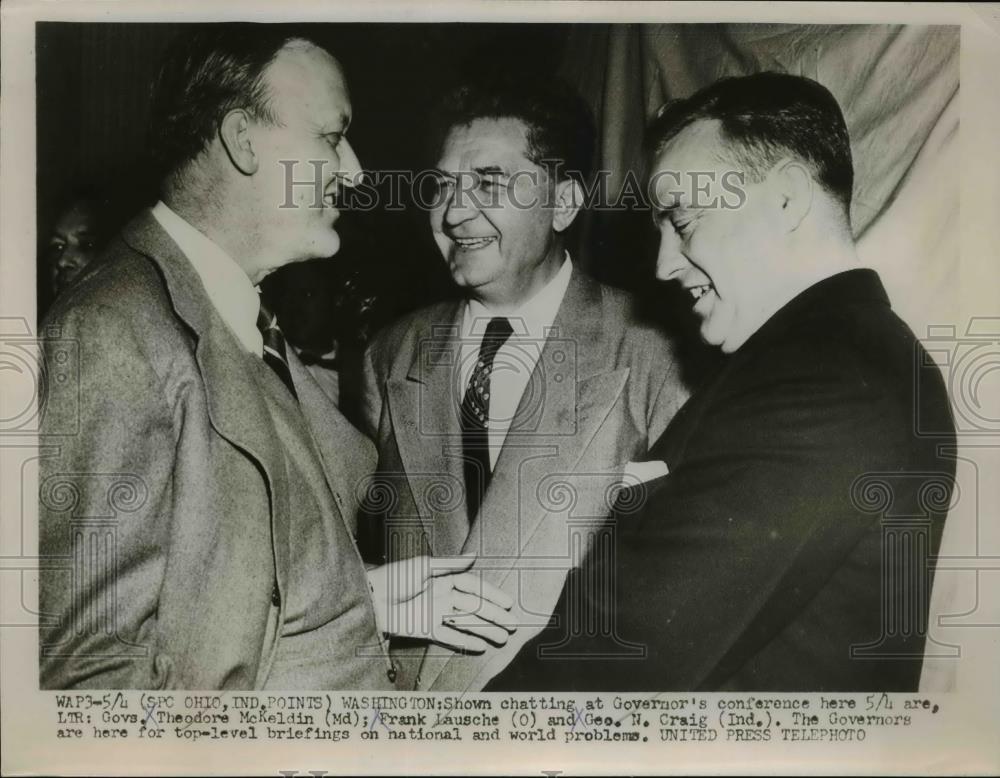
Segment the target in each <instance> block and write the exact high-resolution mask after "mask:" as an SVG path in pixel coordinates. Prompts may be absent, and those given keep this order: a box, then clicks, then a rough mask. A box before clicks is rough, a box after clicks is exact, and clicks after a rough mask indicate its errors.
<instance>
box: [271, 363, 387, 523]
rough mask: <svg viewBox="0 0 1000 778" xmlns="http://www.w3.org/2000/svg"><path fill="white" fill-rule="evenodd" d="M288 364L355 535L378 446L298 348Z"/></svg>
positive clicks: (332, 489)
mask: <svg viewBox="0 0 1000 778" xmlns="http://www.w3.org/2000/svg"><path fill="white" fill-rule="evenodd" d="M288 367H289V370H290V371H291V374H292V381H293V382H294V383H295V392H296V394H298V397H299V403H298V404H299V408H300V409H301V411H302V415H303V416H304V417H305V420H306V426H307V428H308V432H309V433H310V435H311V437H312V440H313V443H314V444H315V445H316V449H317V450H318V451H319V455H320V459H321V461H322V463H323V475H324V476H325V478H326V482H327V485H328V486H329V487H330V493H331V494H332V495H333V498H334V502H335V503H336V507H337V510H338V512H339V513H340V515H341V518H342V519H343V521H344V523H345V525H346V526H347V528H348V530H349V531H350V533H351V535H352V536H354V535H355V534H357V513H356V511H355V510H354V507H353V506H354V505H355V504H356V503H357V502H359V495H358V490H359V489H361V488H363V486H364V482H365V479H366V477H367V476H369V475H370V474H371V472H372V470H373V469H374V465H375V447H374V445H373V444H372V443H371V441H369V440H368V438H366V437H365V436H364V435H362V434H361V433H360V432H358V430H357V429H355V428H354V426H353V425H352V424H351V423H350V422H349V421H348V420H347V419H346V418H344V416H343V414H341V413H340V411H339V409H338V408H337V407H336V406H335V405H334V404H333V403H332V402H330V399H329V398H328V397H327V395H326V394H325V393H324V392H323V389H322V388H321V387H320V385H319V383H318V382H317V381H316V379H315V378H314V377H313V376H312V374H311V373H310V372H309V371H308V370H307V369H306V367H305V365H303V364H302V361H301V360H300V359H299V358H298V356H296V354H295V352H294V350H292V349H291V348H289V350H288ZM289 396H290V395H289Z"/></svg>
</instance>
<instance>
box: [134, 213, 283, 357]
mask: <svg viewBox="0 0 1000 778" xmlns="http://www.w3.org/2000/svg"><path fill="white" fill-rule="evenodd" d="M152 210H153V216H154V217H155V218H156V220H157V221H158V222H159V223H160V226H161V227H163V229H164V230H165V231H166V233H167V235H169V236H170V237H171V238H172V239H173V241H174V243H176V244H177V246H178V247H179V248H180V250H181V251H182V252H184V256H186V257H187V258H188V261H190V263H191V265H192V266H193V267H194V269H195V272H196V273H197V274H198V277H199V278H200V279H201V283H202V285H203V286H204V287H205V293H206V294H207V295H208V299H209V300H210V301H211V303H212V305H213V306H215V310H216V311H218V313H219V316H220V317H222V320H223V321H224V322H225V323H226V326H228V327H229V329H231V330H232V331H233V334H234V335H235V336H236V338H237V340H239V341H240V343H241V344H243V347H244V348H245V349H246V350H247V351H249V352H251V353H253V354H257V355H258V356H260V355H261V354H262V353H263V350H264V344H263V339H262V337H261V334H260V330H258V329H257V314H258V312H259V311H260V296H259V295H258V293H257V290H256V289H255V288H254V286H253V284H252V283H250V277H249V276H248V275H247V274H246V273H245V272H244V271H243V268H241V267H240V266H239V265H238V264H236V261H235V260H234V259H233V258H232V257H231V256H229V254H227V253H226V252H225V251H224V250H223V249H222V248H220V247H219V246H218V244H216V243H215V242H213V241H212V240H211V239H210V238H209V237H208V236H207V235H205V234H204V233H202V232H200V231H199V230H197V229H195V228H194V227H193V226H191V224H189V223H188V222H187V221H185V220H184V219H183V218H182V217H181V216H178V215H177V213H175V212H174V211H172V210H171V209H170V208H169V207H168V206H167V204H166V203H164V202H162V201H160V202H158V203H157V204H156V205H155V206H153V209H152Z"/></svg>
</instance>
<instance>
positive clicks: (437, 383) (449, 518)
mask: <svg viewBox="0 0 1000 778" xmlns="http://www.w3.org/2000/svg"><path fill="white" fill-rule="evenodd" d="M442 125H443V132H442V134H441V135H442V137H441V143H440V146H439V149H440V154H439V156H438V161H437V165H436V168H437V171H436V176H437V181H438V185H439V187H440V195H441V196H440V198H439V199H438V200H437V201H436V204H435V207H434V208H432V210H431V213H430V221H431V228H432V230H433V233H434V238H435V240H436V242H437V244H438V247H439V249H440V251H441V255H442V257H443V259H444V260H445V262H447V266H448V269H449V271H450V273H451V275H452V277H453V279H454V280H455V283H456V284H457V285H458V287H459V288H460V289H461V291H462V293H463V294H462V299H460V300H458V301H451V302H445V303H440V304H437V305H433V306H430V307H428V308H425V309H423V310H420V311H417V312H416V313H414V314H412V315H410V316H407V317H404V318H403V319H402V320H401V321H399V322H397V323H395V324H394V325H392V326H391V327H389V328H388V329H387V330H386V331H384V332H382V333H380V335H379V336H378V337H377V338H376V339H375V341H374V342H373V344H372V345H371V347H370V349H369V351H368V355H367V365H366V381H365V392H364V396H365V399H366V408H367V410H366V413H367V423H368V425H369V429H370V433H371V435H372V436H373V438H374V440H375V442H376V445H377V447H378V453H379V466H378V474H377V476H376V479H375V481H376V482H375V488H374V489H373V492H375V493H377V494H376V497H377V499H376V500H375V502H378V499H381V500H382V504H381V505H374V506H372V507H373V513H379V514H380V516H381V518H382V520H383V521H384V522H385V523H384V525H383V526H382V528H381V529H382V530H384V534H381V535H380V536H379V537H378V539H377V544H378V548H377V549H376V552H377V553H379V554H382V555H384V557H385V558H388V559H390V560H399V559H406V558H407V557H410V556H414V555H420V554H429V553H430V554H454V553H458V552H464V553H475V554H477V555H478V559H477V562H476V569H479V570H482V571H483V572H482V574H483V578H484V579H485V580H487V581H489V582H490V583H492V584H494V585H495V586H497V587H499V588H500V589H502V590H503V591H505V592H507V594H508V595H509V596H510V597H511V598H512V599H513V600H514V601H515V607H514V609H513V610H512V612H511V615H512V620H513V621H514V622H515V623H516V624H517V626H518V629H517V632H516V633H514V634H513V635H511V637H510V639H509V640H508V642H507V644H506V645H505V646H503V647H500V648H489V649H487V650H485V651H481V652H478V653H476V654H470V653H464V654H458V653H455V652H452V651H449V650H443V649H439V648H437V647H430V648H427V649H426V650H425V647H424V646H412V645H404V644H403V643H402V642H400V641H396V642H394V644H393V657H394V659H396V660H397V664H398V665H399V667H400V672H401V673H402V675H403V676H404V682H405V684H406V686H407V687H409V688H419V689H434V690H438V689H441V690H478V689H481V688H482V686H483V684H484V683H485V682H486V681H487V680H488V679H489V678H490V677H491V676H492V675H493V674H495V673H496V672H497V671H498V670H500V669H501V668H502V667H503V666H504V665H505V664H506V663H507V661H509V660H510V658H511V657H513V655H514V653H515V652H516V649H517V647H518V646H519V645H520V644H522V643H523V642H524V641H526V640H527V639H528V638H529V637H530V636H531V635H533V634H534V633H535V632H537V631H538V630H539V629H541V628H542V627H543V626H544V625H545V624H546V622H547V619H548V616H549V614H550V613H551V611H552V607H553V605H554V604H555V601H556V598H557V597H558V594H559V591H560V589H561V587H562V582H563V580H564V578H565V576H566V571H567V570H568V569H570V568H571V567H573V566H574V565H576V564H577V563H578V562H579V560H580V557H581V552H582V550H583V549H585V548H586V545H587V544H588V543H589V542H590V541H589V535H590V533H591V530H592V528H593V526H594V525H595V524H597V525H599V524H602V523H603V522H604V521H605V520H606V518H607V515H608V512H609V510H610V503H609V501H608V494H609V493H610V490H612V489H613V488H614V486H615V484H616V483H617V482H619V481H620V480H621V478H622V476H623V472H624V471H625V470H626V466H627V465H628V464H629V463H630V461H631V460H634V459H636V458H638V457H639V456H641V455H642V454H644V453H645V450H646V447H647V445H648V444H649V442H650V441H651V440H655V439H656V438H657V437H659V435H660V433H661V432H662V431H663V430H664V429H665V428H666V425H667V423H668V422H669V421H670V419H671V418H672V417H673V414H674V413H675V412H676V410H677V408H678V407H679V406H680V404H681V403H682V401H683V400H684V399H685V397H686V393H685V392H684V389H683V387H682V385H681V382H680V378H679V371H678V369H677V364H676V362H675V360H674V358H673V355H672V351H671V347H670V344H669V343H668V341H667V340H666V339H665V338H664V337H663V336H662V335H661V334H659V333H658V332H656V330H654V329H652V328H650V327H648V326H646V325H643V324H641V323H640V322H639V321H638V320H637V317H636V314H635V312H634V310H633V301H632V298H631V297H630V296H629V295H627V294H625V293H623V292H621V291H619V290H615V289H612V288H610V287H607V286H604V285H602V284H600V283H598V282H596V281H595V280H593V279H591V278H589V277H588V276H587V275H586V274H585V273H584V272H583V271H582V270H581V269H580V267H579V266H577V265H576V264H575V263H574V262H573V261H572V260H571V258H570V257H569V254H568V252H567V250H566V243H565V235H566V232H567V230H568V229H569V228H570V225H571V224H572V222H573V220H574V219H575V217H576V216H577V212H578V210H579V208H580V206H581V203H582V199H583V191H582V182H583V177H584V175H585V171H586V168H587V166H588V164H589V158H590V151H591V148H592V138H591V135H590V130H589V127H590V119H589V116H588V114H587V112H586V109H585V108H584V107H582V105H581V103H580V101H579V98H577V97H576V96H575V95H573V94H572V92H570V91H569V90H568V89H566V88H565V87H564V86H561V85H559V84H557V83H547V82H545V81H544V80H542V79H539V80H538V81H536V82H534V83H525V82H523V81H517V82H509V81H503V80H495V81H491V82H489V83H486V84H480V85H478V86H475V87H473V86H469V87H464V88H462V89H460V90H458V91H457V92H456V93H455V94H454V95H452V96H451V97H450V99H448V100H447V101H446V102H445V104H444V109H443V120H442Z"/></svg>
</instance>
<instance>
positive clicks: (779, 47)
mask: <svg viewBox="0 0 1000 778" xmlns="http://www.w3.org/2000/svg"><path fill="white" fill-rule="evenodd" d="M762 70H773V71H781V72H787V73H794V74H797V75H802V76H807V77H808V78H812V79H815V80H816V81H819V82H820V83H821V84H823V85H824V86H826V87H827V88H828V89H829V90H830V91H831V92H832V93H833V95H834V97H836V98H837V101H838V102H839V103H840V105H841V108H842V109H843V111H844V116H845V118H846V120H847V127H848V130H849V131H850V134H851V146H852V151H853V155H854V167H855V187H854V199H853V207H852V213H851V216H852V223H853V226H854V230H855V235H856V236H857V237H858V239H859V251H860V253H861V256H862V259H863V260H864V261H865V262H866V263H867V264H869V265H871V267H873V268H875V269H876V270H878V271H879V272H880V273H881V274H882V277H883V279H884V281H885V283H886V286H887V287H888V289H889V293H890V296H891V297H892V301H893V306H894V308H895V309H896V311H897V312H898V313H899V314H900V315H901V316H902V317H903V318H904V319H905V320H906V321H907V322H908V323H909V324H910V325H911V326H912V327H913V329H914V331H915V332H917V334H918V335H921V336H922V335H924V334H925V333H926V332H927V326H928V325H931V324H942V323H954V322H955V317H956V311H957V306H956V297H957V284H958V280H957V273H956V269H957V266H958V241H957V239H956V238H957V235H958V86H959V30H958V28H957V27H901V26H861V25H833V26H830V25H824V26H813V25H771V24H765V25H761V24H753V25H750V24H704V25H690V24H658V25H657V24H649V25H639V24H631V25H574V27H573V28H572V30H571V31H570V33H569V39H568V41H567V44H566V54H565V59H564V63H563V76H564V77H565V78H566V79H567V80H569V81H570V82H571V83H573V84H574V85H575V86H576V87H577V88H578V89H579V90H580V92H581V93H582V94H583V95H584V96H585V98H586V99H587V100H588V102H589V103H590V105H591V107H592V109H593V111H594V115H595V117H596V122H597V128H598V135H599V159H598V163H599V165H600V166H601V167H602V168H603V169H607V170H610V171H611V176H610V179H609V183H610V187H611V191H612V192H615V191H618V190H619V189H620V187H621V183H622V181H623V179H624V176H625V175H626V172H627V171H629V170H632V171H638V170H641V165H642V160H641V145H642V144H641V141H642V134H643V128H644V126H645V124H646V122H647V121H648V120H649V119H650V118H651V117H652V116H653V114H654V113H655V111H656V110H657V108H659V107H660V105H662V104H663V103H664V102H665V101H667V100H669V99H675V98H678V97H686V96H688V95H690V94H691V93H692V92H694V91H696V90H698V89H700V88H701V87H704V86H707V85H708V84H710V83H712V82H713V81H715V80H716V79H718V78H721V77H723V76H733V75H747V74H750V73H756V72H759V71H762ZM593 216H594V215H591V217H592V218H593ZM646 224H648V222H646ZM619 237H621V236H619ZM580 252H581V254H582V257H583V261H584V262H585V263H587V264H599V263H602V262H608V261H611V262H613V261H615V260H614V258H613V257H614V252H613V250H612V251H606V252H605V253H604V255H602V256H601V257H600V258H599V259H594V258H593V257H592V255H591V254H590V253H589V252H588V247H587V245H586V243H584V244H583V246H582V247H581V249H580Z"/></svg>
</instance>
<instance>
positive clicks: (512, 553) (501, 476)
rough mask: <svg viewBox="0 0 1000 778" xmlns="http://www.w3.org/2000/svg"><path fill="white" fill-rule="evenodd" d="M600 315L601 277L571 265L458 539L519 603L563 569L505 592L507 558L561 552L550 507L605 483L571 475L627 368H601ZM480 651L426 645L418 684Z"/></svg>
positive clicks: (559, 528)
mask: <svg viewBox="0 0 1000 778" xmlns="http://www.w3.org/2000/svg"><path fill="white" fill-rule="evenodd" d="M602 323H603V315H602V295H601V289H600V285H599V284H597V282H595V281H593V280H592V279H590V278H588V277H587V276H585V275H583V274H582V273H580V272H579V271H578V270H575V269H574V271H573V277H572V279H571V281H570V285H569V287H568V288H567V290H566V295H565V297H564V298H563V302H562V304H561V305H560V307H559V311H558V313H557V315H556V318H555V320H554V322H553V328H552V331H551V332H550V334H549V337H548V338H547V339H546V342H545V345H544V347H543V348H542V353H541V355H540V357H539V360H538V364H537V365H536V366H535V369H534V371H533V373H532V376H531V379H530V381H529V384H528V388H527V389H526V390H525V392H524V394H523V395H522V397H521V402H520V404H519V406H518V410H517V412H516V414H515V418H514V423H512V424H511V429H510V431H509V432H508V435H507V438H506V440H505V441H504V446H503V449H502V450H501V452H500V455H499V457H498V458H497V463H496V467H495V468H494V472H493V480H492V482H491V484H490V487H489V489H488V490H487V493H486V495H485V497H484V500H483V506H482V509H481V510H480V513H479V516H477V517H476V520H475V521H474V522H473V525H472V527H471V530H470V532H469V537H468V539H467V540H466V543H465V545H464V547H463V549H462V550H463V551H476V552H477V553H478V554H479V557H480V558H481V559H482V560H483V561H484V562H485V564H483V565H482V570H481V574H482V576H483V577H484V578H485V579H486V580H488V581H490V582H491V583H494V584H496V585H498V586H504V584H505V583H508V584H509V585H508V586H507V587H506V588H507V589H508V591H509V592H510V593H513V594H516V595H518V598H519V599H520V600H521V601H522V602H523V603H525V604H528V605H530V604H532V603H536V602H537V603H547V602H548V600H550V599H551V600H553V602H554V598H555V597H557V596H558V592H559V590H560V589H561V587H562V578H564V574H563V575H562V576H558V575H557V576H552V575H549V576H541V577H538V581H540V582H542V583H539V584H538V585H539V586H542V587H543V588H544V591H535V590H532V589H530V588H524V587H521V589H520V591H519V592H512V591H511V586H512V585H513V584H510V583H509V579H510V578H511V576H513V575H517V572H516V570H515V568H517V567H519V565H520V562H521V560H522V558H523V557H525V556H531V557H535V556H537V557H539V558H540V559H541V558H542V557H552V556H556V555H558V556H563V557H564V556H565V553H566V548H567V544H568V538H569V527H568V526H567V524H566V522H565V521H564V520H563V518H562V517H559V518H558V520H554V519H553V516H552V514H553V513H561V512H564V511H566V506H565V504H564V503H563V498H564V496H566V495H568V494H570V493H571V492H572V490H573V489H580V488H602V489H603V488H604V484H603V482H601V481H600V478H599V476H598V475H597V474H590V475H588V476H587V482H586V483H581V482H579V479H574V478H573V474H574V471H575V469H576V466H577V464H578V462H579V461H580V459H581V457H582V456H583V455H584V453H585V452H586V450H587V447H588V445H589V444H590V442H591V440H592V439H593V438H594V435H595V434H596V432H597V430H598V429H599V428H600V426H601V424H602V423H603V422H604V420H605V419H606V418H607V416H608V413H609V412H610V411H611V409H612V407H613V406H614V404H615V402H616V401H617V399H618V397H619V395H620V394H621V392H622V389H623V388H624V386H625V382H626V381H627V379H628V375H629V371H628V369H627V368H623V369H619V370H608V365H609V364H610V363H611V361H612V360H611V359H610V357H609V355H608V354H607V353H606V350H607V346H606V343H605V338H604V337H603V333H602ZM567 513H568V512H567ZM547 518H548V519H549V521H546V519H547ZM553 550H555V551H553ZM535 564H536V563H532V566H533V567H534V566H535ZM538 564H542V563H541V562H538ZM478 566H479V564H478V563H477V567H478ZM550 590H551V591H550ZM520 605H521V602H519V603H518V605H517V606H515V607H520ZM538 620H539V617H538V614H536V613H528V612H524V613H522V614H521V621H522V623H527V624H530V623H534V622H537V621H538ZM534 631H537V630H534ZM530 634H533V631H532V630H530V629H525V628H524V627H522V628H521V629H519V631H518V632H517V633H515V635H513V636H512V641H511V642H510V643H509V644H508V646H506V647H505V648H504V649H500V653H501V654H508V653H509V654H511V655H512V654H513V653H514V652H516V649H517V647H519V646H520V645H521V644H522V643H523V642H525V641H526V640H527V638H528V637H529V636H530ZM491 653H495V652H491ZM486 661H487V659H486V657H472V656H461V657H460V656H458V655H450V656H439V655H428V656H427V657H426V659H425V661H424V666H423V668H422V669H421V672H420V676H421V681H422V688H430V687H432V686H433V684H434V682H435V680H436V679H437V678H438V676H439V675H440V674H441V673H442V671H443V670H444V669H445V668H446V667H447V668H448V672H449V676H448V683H447V686H448V688H451V689H454V688H458V687H459V686H461V687H462V688H465V684H466V683H468V682H471V681H472V680H474V678H475V677H476V676H477V675H478V674H479V671H480V670H481V669H482V667H483V666H484V665H485V663H486ZM454 665H458V666H457V667H454V668H453V666H454Z"/></svg>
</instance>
